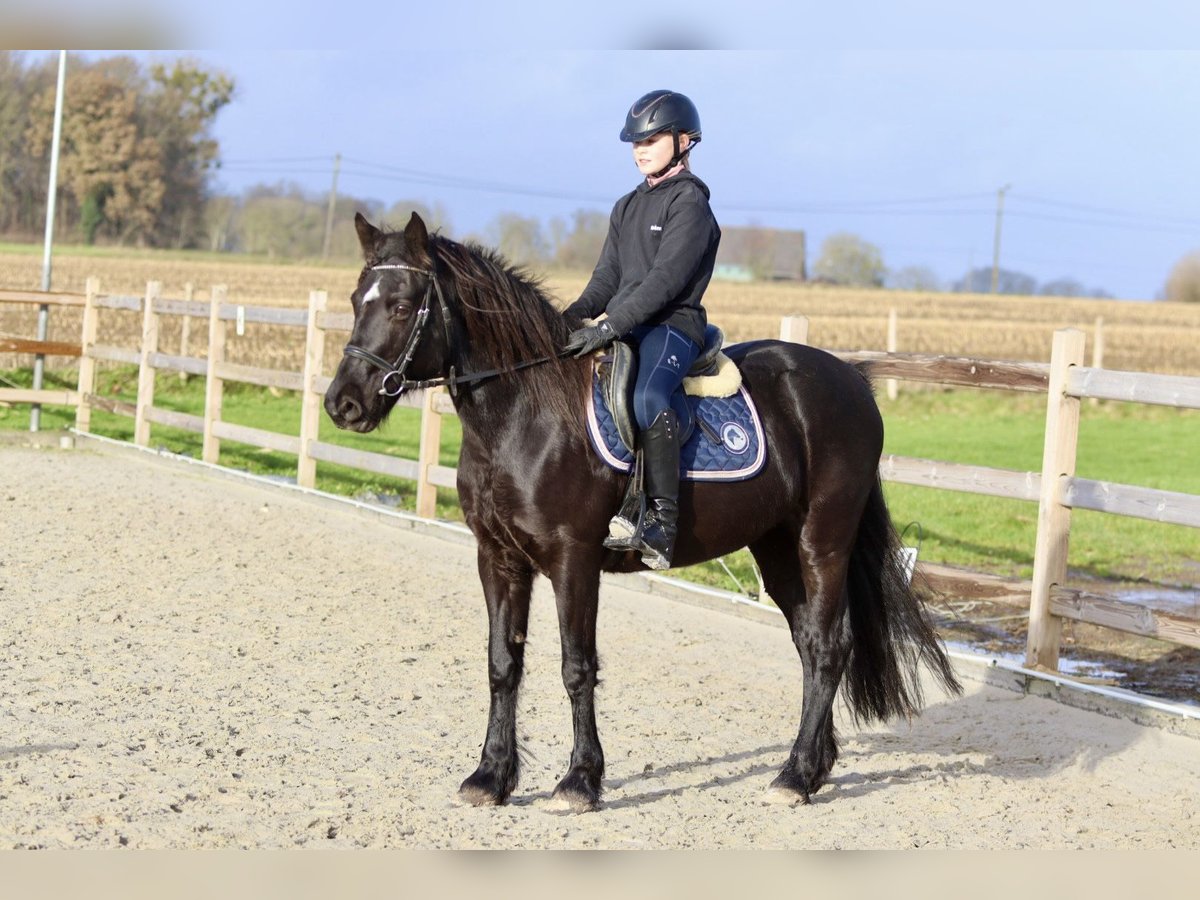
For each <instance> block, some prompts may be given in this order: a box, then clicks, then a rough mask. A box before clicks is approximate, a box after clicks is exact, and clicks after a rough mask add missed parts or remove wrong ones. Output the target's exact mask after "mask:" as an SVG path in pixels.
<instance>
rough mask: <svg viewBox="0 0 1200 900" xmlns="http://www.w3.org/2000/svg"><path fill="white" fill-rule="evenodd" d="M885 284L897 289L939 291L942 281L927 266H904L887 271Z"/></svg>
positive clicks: (941, 287)
mask: <svg viewBox="0 0 1200 900" xmlns="http://www.w3.org/2000/svg"><path fill="white" fill-rule="evenodd" d="M887 286H888V287H889V288H892V289H893V290H897V291H940V290H942V289H943V286H942V281H941V279H940V278H938V277H937V273H936V272H934V271H933V269H931V268H929V267H928V266H905V267H904V268H903V269H898V270H897V271H895V272H888V276H887Z"/></svg>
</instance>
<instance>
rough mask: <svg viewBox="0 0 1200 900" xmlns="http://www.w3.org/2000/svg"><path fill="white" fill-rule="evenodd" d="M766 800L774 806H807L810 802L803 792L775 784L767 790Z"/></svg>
mask: <svg viewBox="0 0 1200 900" xmlns="http://www.w3.org/2000/svg"><path fill="white" fill-rule="evenodd" d="M764 799H765V800H766V802H767V803H770V804H772V805H773V806H807V805H808V803H809V802H810V801H809V799H808V796H807V795H806V794H804V793H803V792H801V791H797V790H795V789H794V788H790V787H782V786H780V785H774V784H773V785H771V786H770V787H769V788H767V792H766V794H765V796H764Z"/></svg>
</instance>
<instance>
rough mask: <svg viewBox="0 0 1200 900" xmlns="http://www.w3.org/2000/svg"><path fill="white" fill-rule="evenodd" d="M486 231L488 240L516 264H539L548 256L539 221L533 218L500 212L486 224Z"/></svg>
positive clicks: (547, 248)
mask: <svg viewBox="0 0 1200 900" xmlns="http://www.w3.org/2000/svg"><path fill="white" fill-rule="evenodd" d="M487 232H488V241H489V242H490V243H491V244H493V245H494V246H495V247H496V249H497V250H499V251H500V253H501V254H502V255H503V256H504V257H506V258H507V259H508V260H509V262H512V263H515V264H516V265H521V266H532V265H539V264H541V263H543V262H545V261H546V259H547V258H548V256H549V247H548V246H547V244H546V239H545V238H544V237H543V236H542V226H541V223H540V222H538V220H537V219H535V218H532V217H529V216H519V215H516V214H515V213H501V214H500V215H498V216H496V218H494V219H493V220H492V222H491V224H490V225H488V229H487Z"/></svg>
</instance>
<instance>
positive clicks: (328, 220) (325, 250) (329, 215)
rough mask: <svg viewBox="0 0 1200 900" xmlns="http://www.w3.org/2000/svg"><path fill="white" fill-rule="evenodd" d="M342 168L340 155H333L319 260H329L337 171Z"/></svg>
mask: <svg viewBox="0 0 1200 900" xmlns="http://www.w3.org/2000/svg"><path fill="white" fill-rule="evenodd" d="M341 167H342V154H340V153H335V154H334V155H333V185H332V186H331V187H330V188H329V208H328V209H326V210H325V243H324V244H323V245H322V247H321V259H328V258H329V242H330V240H331V239H332V238H333V206H334V204H335V203H337V177H338V169H340V168H341Z"/></svg>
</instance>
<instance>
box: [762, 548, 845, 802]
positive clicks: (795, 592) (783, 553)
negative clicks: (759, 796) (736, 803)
mask: <svg viewBox="0 0 1200 900" xmlns="http://www.w3.org/2000/svg"><path fill="white" fill-rule="evenodd" d="M751 551H752V552H753V553H754V556H755V559H756V560H758V563H759V567H760V568H761V569H762V571H763V580H764V582H765V584H766V587H767V591H768V593H770V595H771V597H772V598H773V599H774V600H775V601H776V603H777V604H778V605H779V607H780V609H781V610H782V611H783V613H784V615H785V617H786V618H787V621H788V625H789V627H790V628H791V632H792V642H793V643H794V644H795V645H796V650H797V651H798V652H799V654H800V662H801V665H802V666H803V670H804V699H803V705H802V709H801V714H800V732H799V734H798V736H797V738H796V742H795V744H794V745H793V747H792V752H791V754H790V755H789V757H788V760H787V762H786V763H785V764H784V766H783V769H782V770H781V771H780V773H779V775H778V776H777V777H776V778H775V780H774V781H773V782H772V783H771V795H772V798H773V799H777V800H781V801H783V802H788V803H795V802H803V803H808V802H809V801H810V800H811V797H812V795H813V794H815V793H816V792H817V791H818V790H819V789H820V788H821V786H822V785H823V784H824V783H825V781H826V779H827V778H828V776H829V772H830V771H831V770H832V768H833V765H834V763H835V762H836V761H837V758H838V745H837V733H836V731H835V729H834V726H833V701H834V699H835V698H836V696H837V691H838V687H839V685H840V684H841V680H842V674H843V672H844V671H845V668H846V661H847V659H848V658H849V655H850V647H851V634H850V627H849V619H848V617H847V594H846V576H847V571H848V566H849V558H850V551H849V548H846V549H844V550H834V551H826V552H818V551H816V550H815V549H812V548H811V547H808V548H806V547H805V545H804V543H803V542H802V541H800V540H797V539H795V538H794V537H793V536H792V535H791V534H784V533H781V532H779V531H777V532H772V534H771V535H768V537H767V538H766V539H764V540H763V541H760V542H759V543H758V544H756V545H755V546H753V547H751Z"/></svg>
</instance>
